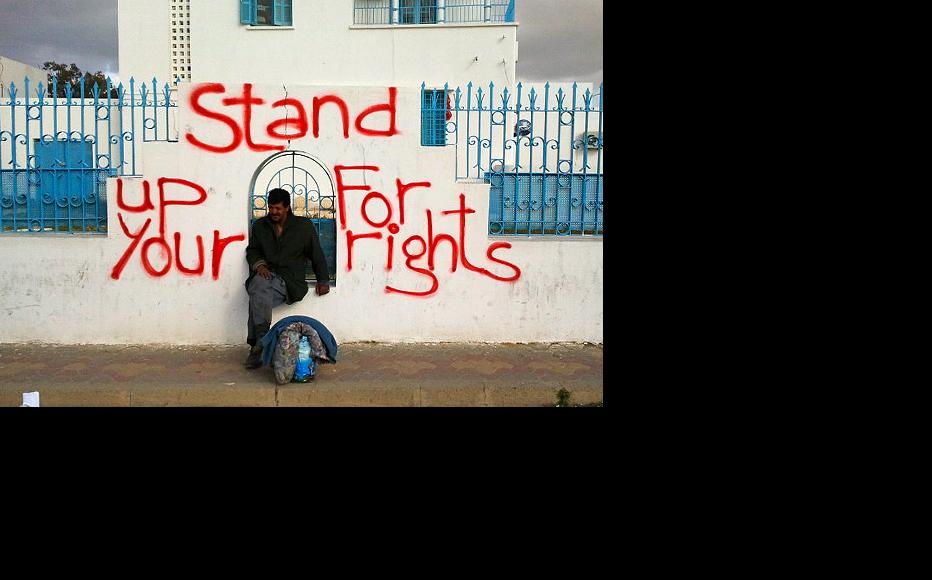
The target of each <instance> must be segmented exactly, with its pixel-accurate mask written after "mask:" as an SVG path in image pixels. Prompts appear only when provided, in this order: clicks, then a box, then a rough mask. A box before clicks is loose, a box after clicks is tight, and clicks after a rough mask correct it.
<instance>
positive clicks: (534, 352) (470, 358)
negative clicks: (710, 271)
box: [0, 343, 603, 407]
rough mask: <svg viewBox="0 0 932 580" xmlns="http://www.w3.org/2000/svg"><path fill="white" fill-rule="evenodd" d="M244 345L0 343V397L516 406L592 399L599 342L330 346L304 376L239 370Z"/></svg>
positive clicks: (86, 403)
mask: <svg viewBox="0 0 932 580" xmlns="http://www.w3.org/2000/svg"><path fill="white" fill-rule="evenodd" d="M247 353H248V347H247V346H245V345H243V346H236V347H231V346H175V347H165V346H55V345H41V344H0V406H4V407H18V406H19V405H21V404H22V400H23V398H22V395H23V393H24V392H31V391H38V392H39V396H40V404H41V406H43V407H71V406H74V407H167V406H185V407H218V406H219V407H279V406H281V407H308V406H328V407H361V406H365V407H449V406H454V407H489V406H493V407H526V406H553V405H555V404H556V402H557V391H559V390H560V389H566V390H568V391H570V392H571V393H572V399H571V402H572V403H581V404H587V403H596V402H599V401H602V399H603V396H602V345H592V344H464V343H443V344H374V343H347V344H342V345H340V347H339V355H338V357H339V361H338V362H337V363H336V364H324V365H320V366H319V367H318V369H317V375H316V378H315V380H314V381H313V382H310V383H306V384H296V383H289V384H286V385H277V384H276V383H275V379H274V376H273V374H272V369H271V368H268V367H263V368H260V369H257V370H252V371H250V370H246V369H245V368H244V367H243V364H242V363H243V361H244V360H245V358H246V355H247Z"/></svg>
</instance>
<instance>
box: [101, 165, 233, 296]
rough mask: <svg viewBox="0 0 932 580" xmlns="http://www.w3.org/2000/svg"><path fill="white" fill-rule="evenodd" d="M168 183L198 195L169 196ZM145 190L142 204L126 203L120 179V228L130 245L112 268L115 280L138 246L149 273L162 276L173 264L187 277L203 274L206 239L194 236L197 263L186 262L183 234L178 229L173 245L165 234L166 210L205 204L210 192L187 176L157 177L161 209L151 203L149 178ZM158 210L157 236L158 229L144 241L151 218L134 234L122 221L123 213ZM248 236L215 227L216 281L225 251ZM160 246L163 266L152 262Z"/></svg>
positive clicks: (213, 266) (213, 267) (213, 263)
mask: <svg viewBox="0 0 932 580" xmlns="http://www.w3.org/2000/svg"><path fill="white" fill-rule="evenodd" d="M166 186H181V187H182V188H184V189H185V190H187V192H188V194H189V196H190V192H194V193H195V194H196V197H195V198H193V199H192V198H190V197H182V196H178V197H175V196H169V195H167V192H166ZM142 189H143V200H142V202H141V203H140V204H139V205H129V204H128V203H126V200H125V199H124V197H123V180H122V179H117V206H118V207H119V208H120V212H119V213H117V217H118V218H119V220H120V227H121V228H122V229H123V233H124V234H126V236H127V237H128V238H129V239H130V244H129V247H127V248H126V251H125V252H123V256H122V257H121V258H120V261H119V262H117V264H116V266H114V267H113V270H112V271H111V272H110V277H111V278H113V279H114V280H119V279H120V274H121V273H122V272H123V269H124V268H125V267H126V264H127V262H129V259H130V258H131V257H132V256H133V253H134V252H135V251H136V248H137V247H138V248H139V259H140V261H141V262H142V267H143V269H144V270H145V271H146V272H148V273H149V275H150V276H153V277H156V278H161V277H162V276H164V275H165V274H167V273H168V272H169V270H171V269H172V265H175V266H176V267H177V268H178V271H179V272H180V273H182V274H184V275H186V276H202V275H203V274H204V239H203V238H202V237H201V236H196V237H195V244H196V245H197V256H198V258H197V264H196V265H190V264H189V265H186V264H184V263H183V262H182V261H181V240H182V235H181V233H180V232H175V233H174V236H172V238H171V240H172V241H173V242H174V244H173V245H171V244H169V238H168V237H167V236H166V233H165V232H166V229H167V223H166V222H167V219H166V216H165V210H166V209H167V208H168V206H172V205H177V206H195V205H200V204H202V203H204V200H206V199H207V192H206V191H205V190H204V188H203V187H201V186H200V185H198V184H196V183H194V182H193V181H187V180H185V179H173V178H169V177H162V178H160V179H159V180H158V189H159V195H158V202H159V203H158V208H156V206H155V205H154V204H153V203H152V196H151V191H150V190H151V188H150V185H149V181H148V180H143V182H142ZM175 189H176V188H172V190H175ZM156 210H158V214H157V216H156V217H157V219H158V235H156V234H155V232H153V233H152V235H151V236H149V237H148V238H146V239H145V240H143V238H144V237H145V235H146V232H147V231H148V230H149V226H150V225H151V224H152V218H151V217H150V218H148V219H146V222H145V223H144V224H143V225H142V227H140V228H139V230H137V231H136V232H135V233H133V232H130V230H129V227H127V225H126V222H125V221H124V220H123V213H122V212H128V213H144V212H147V211H156ZM245 239H246V236H245V235H244V234H236V235H233V236H226V237H222V236H221V235H220V231H219V230H214V232H213V246H212V250H211V267H210V270H211V274H212V276H213V279H214V280H217V279H219V277H220V260H221V259H222V258H223V251H224V249H226V247H227V246H228V245H229V244H232V243H233V242H241V241H245ZM153 248H157V249H158V250H159V254H160V258H161V260H160V261H159V263H161V261H164V264H162V267H161V268H158V267H156V265H154V264H153V263H152V249H153Z"/></svg>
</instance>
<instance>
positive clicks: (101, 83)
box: [42, 61, 117, 99]
mask: <svg viewBox="0 0 932 580" xmlns="http://www.w3.org/2000/svg"><path fill="white" fill-rule="evenodd" d="M42 70H44V71H47V73H48V83H49V84H48V87H49V88H48V94H49V96H50V97H60V98H64V97H65V86H66V85H71V96H72V97H74V98H76V99H78V98H81V97H85V98H94V86H95V85H96V86H98V87H100V92H99V93H98V95H99V96H100V98H101V99H106V98H107V77H105V76H104V73H102V72H101V71H97V72H96V73H94V74H91V73H89V72H83V71H82V70H81V69H80V68H78V65H76V64H74V63H71V64H70V65H67V64H62V63H58V62H54V61H46V62H45V63H43V64H42ZM53 77H57V78H58V85H57V90H56V91H55V93H54V94H53V92H52V78H53ZM82 78H83V79H84V94H83V95H82V94H81V79H82ZM110 96H111V97H116V96H117V91H116V87H111V91H110Z"/></svg>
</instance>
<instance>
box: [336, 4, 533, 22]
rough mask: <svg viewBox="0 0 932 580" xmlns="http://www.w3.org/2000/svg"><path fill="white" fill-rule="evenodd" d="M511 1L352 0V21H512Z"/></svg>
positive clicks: (513, 6)
mask: <svg viewBox="0 0 932 580" xmlns="http://www.w3.org/2000/svg"><path fill="white" fill-rule="evenodd" d="M514 21H515V0H354V3H353V24H363V25H365V24H372V25H377V24H444V23H451V24H454V23H457V24H458V23H476V22H514Z"/></svg>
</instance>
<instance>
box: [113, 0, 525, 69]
mask: <svg viewBox="0 0 932 580" xmlns="http://www.w3.org/2000/svg"><path fill="white" fill-rule="evenodd" d="M279 5H281V9H280V10H287V12H286V15H287V16H288V18H287V19H285V18H283V19H282V21H283V23H282V24H277V25H276V24H273V21H274V18H273V17H272V16H266V15H267V14H268V15H273V14H274V12H275V10H276V9H278V6H279ZM510 5H512V2H511V0H407V1H406V0H293V2H292V1H290V0H212V1H210V2H203V1H202V2H194V1H192V0H119V4H118V13H117V14H118V22H119V31H120V35H119V43H120V77H121V78H123V79H124V80H125V79H129V78H130V76H134V77H135V78H136V79H137V80H141V79H145V80H149V79H152V78H153V77H155V78H157V79H166V80H171V79H174V78H175V77H179V78H180V79H181V81H182V82H184V81H193V82H204V81H212V82H244V81H248V82H253V83H268V84H280V83H301V84H307V85H321V86H326V85H352V86H360V85H366V86H382V85H394V86H420V85H421V83H422V82H426V83H428V84H440V85H442V84H443V83H445V82H449V83H451V84H466V83H467V82H470V81H473V82H478V81H482V82H485V83H488V82H490V81H492V82H494V83H495V84H497V85H499V86H508V85H512V84H514V82H515V64H516V62H517V59H518V41H517V34H518V23H517V22H513V21H512V22H507V21H505V20H504V19H505V18H506V14H507V12H508V7H509V6H510ZM252 10H254V11H255V14H256V15H257V16H256V22H257V23H256V24H246V23H244V22H246V21H248V20H249V19H248V18H247V17H245V16H244V13H245V14H247V15H248V14H250V13H251V11H252ZM415 20H417V21H421V20H423V21H424V22H419V23H416V24H415V23H413V22H414V21H415Z"/></svg>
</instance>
